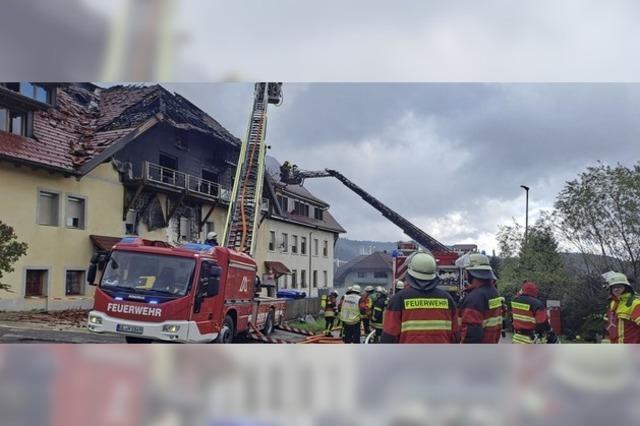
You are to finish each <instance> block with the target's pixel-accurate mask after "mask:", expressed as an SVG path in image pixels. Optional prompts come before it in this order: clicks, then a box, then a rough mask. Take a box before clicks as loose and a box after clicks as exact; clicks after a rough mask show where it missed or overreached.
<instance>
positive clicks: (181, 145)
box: [176, 138, 189, 151]
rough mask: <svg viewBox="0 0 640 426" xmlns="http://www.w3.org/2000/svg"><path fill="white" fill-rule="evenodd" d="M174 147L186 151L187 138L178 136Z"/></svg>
mask: <svg viewBox="0 0 640 426" xmlns="http://www.w3.org/2000/svg"><path fill="white" fill-rule="evenodd" d="M176 148H178V149H179V150H182V151H188V150H189V143H188V142H187V140H186V139H185V138H178V139H176Z"/></svg>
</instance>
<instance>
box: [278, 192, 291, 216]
mask: <svg viewBox="0 0 640 426" xmlns="http://www.w3.org/2000/svg"><path fill="white" fill-rule="evenodd" d="M278 204H280V208H281V209H282V211H283V212H284V213H289V199H288V198H287V197H283V196H282V195H278Z"/></svg>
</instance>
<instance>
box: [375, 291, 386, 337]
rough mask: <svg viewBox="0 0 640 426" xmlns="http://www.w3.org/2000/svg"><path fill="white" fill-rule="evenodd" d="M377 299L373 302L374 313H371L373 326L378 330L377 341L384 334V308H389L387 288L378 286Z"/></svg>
mask: <svg viewBox="0 0 640 426" xmlns="http://www.w3.org/2000/svg"><path fill="white" fill-rule="evenodd" d="M376 296H377V297H376V301H375V302H374V303H373V313H372V314H371V327H373V329H374V330H375V331H376V338H375V341H376V342H379V341H380V336H382V324H383V322H382V320H383V319H384V310H385V309H386V308H387V304H388V303H389V299H388V298H387V290H386V289H385V288H384V287H382V286H378V287H376Z"/></svg>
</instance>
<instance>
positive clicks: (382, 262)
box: [335, 251, 393, 282]
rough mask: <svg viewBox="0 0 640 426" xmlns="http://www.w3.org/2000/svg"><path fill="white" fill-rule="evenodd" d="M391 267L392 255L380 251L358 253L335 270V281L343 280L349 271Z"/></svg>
mask: <svg viewBox="0 0 640 426" xmlns="http://www.w3.org/2000/svg"><path fill="white" fill-rule="evenodd" d="M392 269H393V257H391V255H390V254H387V253H383V252H380V251H377V252H374V253H372V254H369V255H360V256H358V257H356V258H354V259H351V260H350V261H349V262H347V263H345V264H344V265H342V266H341V267H339V268H338V270H337V271H336V278H335V281H336V282H343V281H344V279H345V278H346V277H347V275H349V274H350V273H351V272H362V271H390V270H392Z"/></svg>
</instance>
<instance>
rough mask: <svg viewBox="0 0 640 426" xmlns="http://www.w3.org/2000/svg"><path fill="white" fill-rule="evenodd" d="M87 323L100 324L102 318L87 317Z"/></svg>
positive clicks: (95, 316)
mask: <svg viewBox="0 0 640 426" xmlns="http://www.w3.org/2000/svg"><path fill="white" fill-rule="evenodd" d="M89 323H91V324H102V317H99V316H97V315H89Z"/></svg>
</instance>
